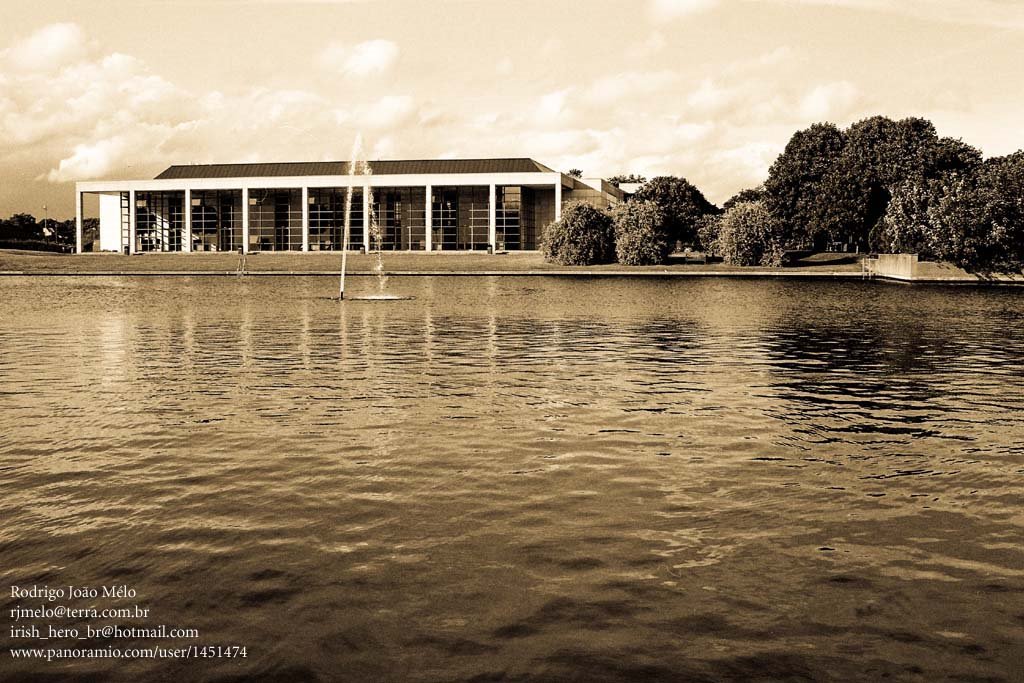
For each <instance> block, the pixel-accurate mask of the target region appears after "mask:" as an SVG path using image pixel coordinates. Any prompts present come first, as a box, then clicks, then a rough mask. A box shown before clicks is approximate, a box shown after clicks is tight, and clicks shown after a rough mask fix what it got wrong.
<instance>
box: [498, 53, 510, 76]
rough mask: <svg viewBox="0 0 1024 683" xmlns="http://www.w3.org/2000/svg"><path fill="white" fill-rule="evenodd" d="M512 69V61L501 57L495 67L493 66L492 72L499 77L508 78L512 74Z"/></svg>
mask: <svg viewBox="0 0 1024 683" xmlns="http://www.w3.org/2000/svg"><path fill="white" fill-rule="evenodd" d="M513 68H514V65H513V64H512V60H511V59H509V58H508V57H503V58H502V59H501V60H499V61H498V63H497V65H495V67H494V70H495V71H496V72H498V75H499V76H508V75H509V74H511V73H512V71H513Z"/></svg>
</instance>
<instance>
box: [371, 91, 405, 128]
mask: <svg viewBox="0 0 1024 683" xmlns="http://www.w3.org/2000/svg"><path fill="white" fill-rule="evenodd" d="M414 111H415V101H414V100H413V98H412V97H411V96H409V95H386V96H384V97H382V98H380V99H379V100H377V101H376V102H373V103H371V104H370V105H369V106H368V107H367V108H366V109H365V111H364V112H363V113H362V116H361V117H360V120H361V121H362V123H363V125H365V126H367V127H369V128H376V129H387V128H394V127H395V126H398V125H400V124H402V123H405V122H406V121H408V120H409V119H410V118H411V117H412V114H413V113H414Z"/></svg>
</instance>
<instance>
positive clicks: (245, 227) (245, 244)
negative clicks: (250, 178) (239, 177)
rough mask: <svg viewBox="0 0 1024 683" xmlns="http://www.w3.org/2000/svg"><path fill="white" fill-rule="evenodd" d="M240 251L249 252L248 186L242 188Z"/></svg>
mask: <svg viewBox="0 0 1024 683" xmlns="http://www.w3.org/2000/svg"><path fill="white" fill-rule="evenodd" d="M242 253H243V254H248V253H249V188H248V187H243V188H242Z"/></svg>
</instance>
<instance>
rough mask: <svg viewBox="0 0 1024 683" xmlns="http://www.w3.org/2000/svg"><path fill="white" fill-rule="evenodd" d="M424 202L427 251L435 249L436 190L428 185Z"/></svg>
mask: <svg viewBox="0 0 1024 683" xmlns="http://www.w3.org/2000/svg"><path fill="white" fill-rule="evenodd" d="M424 197H425V198H424V200H423V210H424V213H423V225H424V230H425V231H426V235H427V251H431V250H432V249H433V247H434V188H433V186H432V185H427V192H426V194H425V195H424Z"/></svg>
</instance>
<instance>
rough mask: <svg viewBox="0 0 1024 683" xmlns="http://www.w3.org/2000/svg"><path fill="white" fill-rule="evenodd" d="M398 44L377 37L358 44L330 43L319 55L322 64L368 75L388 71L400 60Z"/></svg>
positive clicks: (327, 67)
mask: <svg viewBox="0 0 1024 683" xmlns="http://www.w3.org/2000/svg"><path fill="white" fill-rule="evenodd" d="M398 53H399V49H398V45H397V44H396V43H393V42H392V41H390V40H383V39H380V38H377V39H375V40H367V41H365V42H362V43H358V44H356V45H352V46H350V45H347V44H345V43H341V42H337V41H336V42H333V43H330V44H328V45H327V46H326V47H325V48H324V49H323V50H322V51H321V52H320V55H319V57H318V60H317V61H318V62H319V64H320V66H322V67H323V68H325V69H328V70H330V71H335V72H337V73H342V74H346V75H351V76H368V75H370V74H374V73H382V72H384V71H387V70H388V69H390V68H391V67H392V65H394V63H395V62H396V61H397V60H398Z"/></svg>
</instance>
